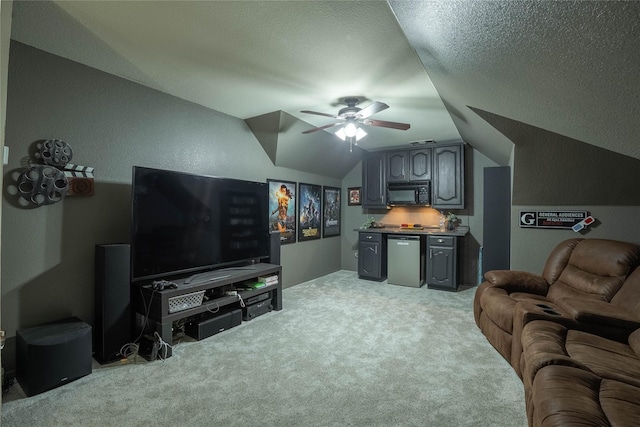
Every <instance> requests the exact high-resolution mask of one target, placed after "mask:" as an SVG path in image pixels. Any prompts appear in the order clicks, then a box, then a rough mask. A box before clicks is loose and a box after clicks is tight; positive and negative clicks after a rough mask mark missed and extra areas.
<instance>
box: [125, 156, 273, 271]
mask: <svg viewBox="0 0 640 427" xmlns="http://www.w3.org/2000/svg"><path fill="white" fill-rule="evenodd" d="M131 205H132V215H131V220H132V221H131V226H132V227H131V281H132V282H135V281H141V280H147V279H155V278H168V277H171V276H176V275H178V274H185V275H187V273H193V274H195V273H199V272H203V271H206V270H211V269H214V268H217V267H221V266H225V265H232V264H241V263H248V262H251V261H256V260H260V259H264V258H267V257H268V256H269V224H268V190H267V184H266V183H261V182H252V181H243V180H238V179H229V178H219V177H212V176H205V175H195V174H189V173H183V172H174V171H168V170H161V169H152V168H146V167H140V166H134V167H133V180H132V203H131Z"/></svg>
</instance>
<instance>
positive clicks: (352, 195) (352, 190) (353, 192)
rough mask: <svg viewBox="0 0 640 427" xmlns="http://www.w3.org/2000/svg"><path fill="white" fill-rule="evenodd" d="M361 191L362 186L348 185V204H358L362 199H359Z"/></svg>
mask: <svg viewBox="0 0 640 427" xmlns="http://www.w3.org/2000/svg"><path fill="white" fill-rule="evenodd" d="M361 192H362V187H349V189H348V190H347V195H348V197H349V206H360V205H361V204H362V201H361V199H360V193H361Z"/></svg>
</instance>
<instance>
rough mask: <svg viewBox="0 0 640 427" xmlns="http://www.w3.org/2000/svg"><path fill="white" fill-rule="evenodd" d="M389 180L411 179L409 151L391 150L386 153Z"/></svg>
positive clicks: (403, 180)
mask: <svg viewBox="0 0 640 427" xmlns="http://www.w3.org/2000/svg"><path fill="white" fill-rule="evenodd" d="M385 160H386V166H387V168H386V178H387V182H405V181H408V180H409V152H408V151H406V150H402V151H390V152H388V153H386V155H385Z"/></svg>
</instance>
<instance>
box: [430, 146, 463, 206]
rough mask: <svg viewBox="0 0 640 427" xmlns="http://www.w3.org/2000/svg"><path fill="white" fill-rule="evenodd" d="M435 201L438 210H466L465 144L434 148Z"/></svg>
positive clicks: (433, 181) (433, 182)
mask: <svg viewBox="0 0 640 427" xmlns="http://www.w3.org/2000/svg"><path fill="white" fill-rule="evenodd" d="M432 187H433V200H432V202H431V205H432V206H433V207H434V208H436V209H444V208H446V209H464V144H455V145H448V146H442V147H433V180H432Z"/></svg>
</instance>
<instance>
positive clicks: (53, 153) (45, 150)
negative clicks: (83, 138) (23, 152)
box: [39, 139, 73, 167]
mask: <svg viewBox="0 0 640 427" xmlns="http://www.w3.org/2000/svg"><path fill="white" fill-rule="evenodd" d="M39 154H40V158H41V159H42V161H43V162H44V164H46V165H51V166H55V167H64V166H65V165H66V164H67V163H69V162H70V161H71V159H72V158H73V150H72V149H71V146H70V145H69V144H67V143H66V142H64V141H62V140H61V139H47V140H46V141H44V142H42V143H41V144H40V147H39Z"/></svg>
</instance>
